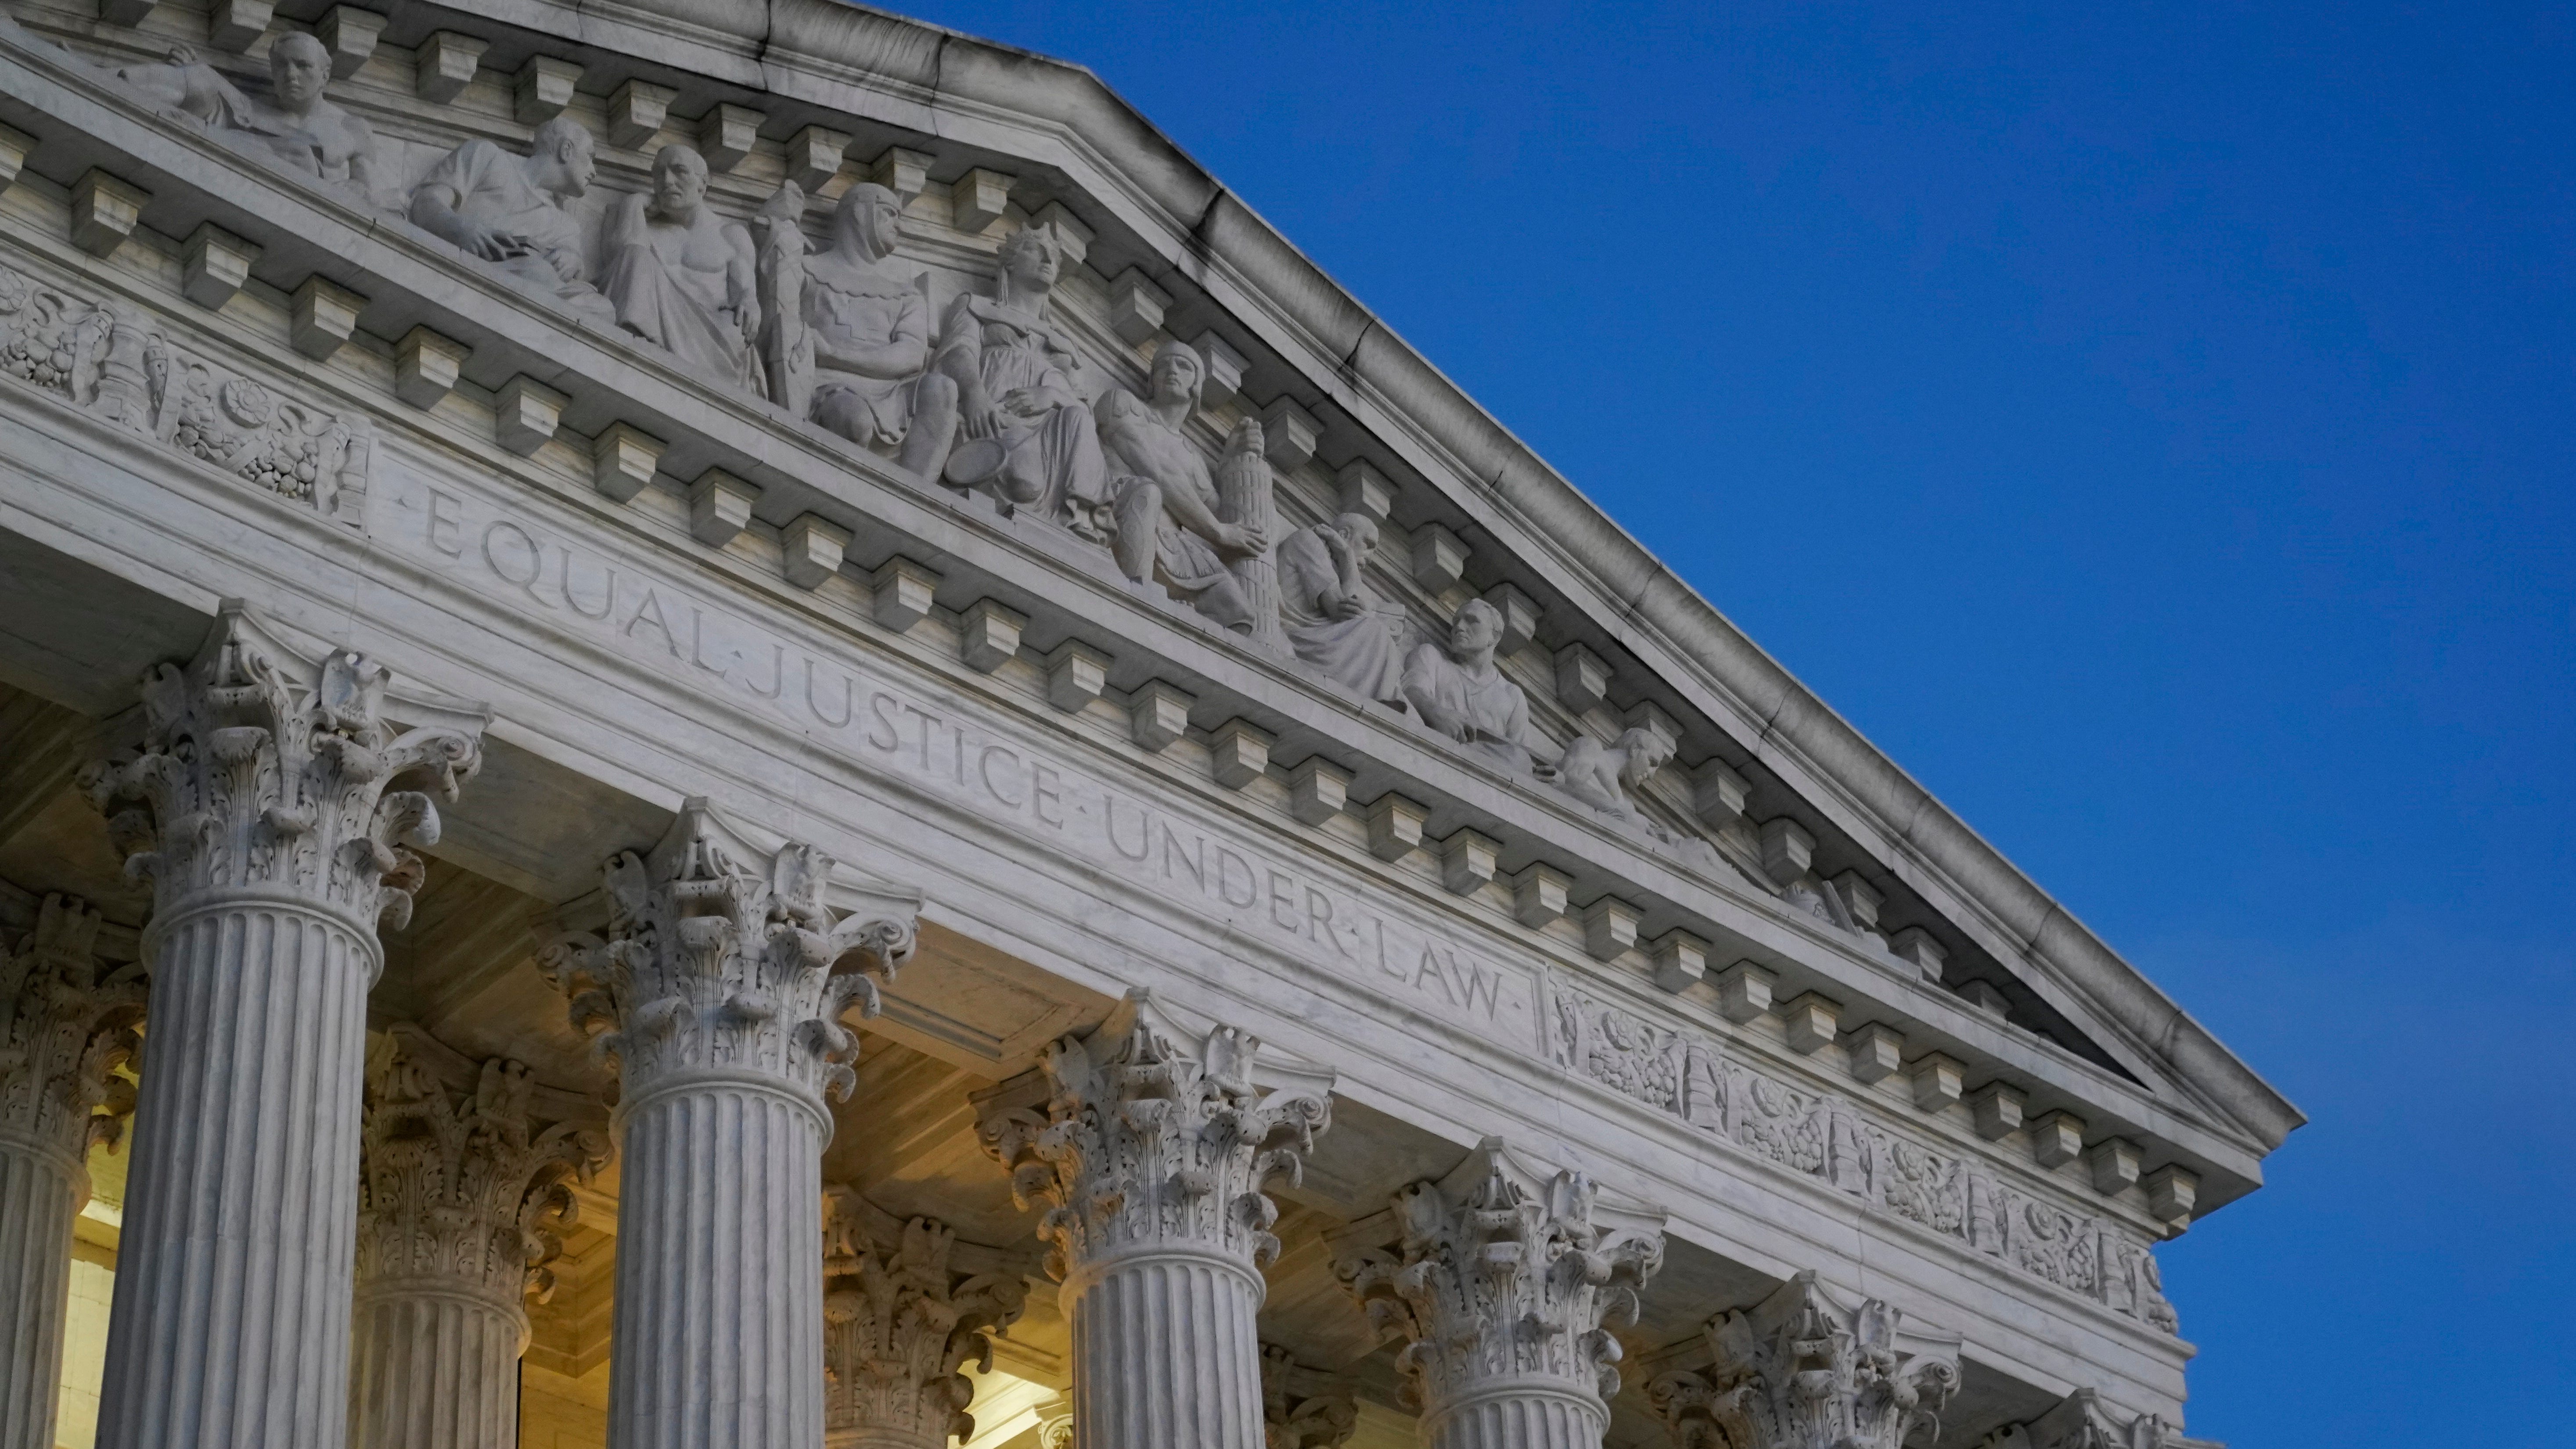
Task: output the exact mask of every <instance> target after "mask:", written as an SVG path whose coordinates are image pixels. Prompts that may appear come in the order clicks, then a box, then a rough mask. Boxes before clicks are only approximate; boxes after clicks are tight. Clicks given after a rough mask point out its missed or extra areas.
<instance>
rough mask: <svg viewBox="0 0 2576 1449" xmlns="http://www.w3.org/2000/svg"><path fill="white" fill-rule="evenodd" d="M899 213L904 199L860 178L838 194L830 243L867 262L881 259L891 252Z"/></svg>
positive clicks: (892, 251)
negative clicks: (838, 202) (838, 200)
mask: <svg viewBox="0 0 2576 1449" xmlns="http://www.w3.org/2000/svg"><path fill="white" fill-rule="evenodd" d="M902 213H903V202H902V201H901V200H899V199H898V198H897V197H896V196H895V194H894V193H893V192H891V191H888V190H887V189H885V188H884V187H882V186H879V185H877V184H876V183H875V182H873V181H862V182H860V183H859V184H858V185H856V186H853V187H851V188H850V189H849V190H847V191H844V192H842V193H841V201H840V205H839V206H838V207H836V208H835V209H834V210H833V212H832V240H833V243H834V244H835V245H836V246H837V247H838V248H839V249H841V250H843V251H854V252H857V253H858V254H859V255H860V256H863V257H865V258H867V259H868V260H869V261H872V262H874V261H882V260H884V259H885V258H887V257H889V256H892V255H894V243H895V218H896V217H898V216H900V215H902Z"/></svg>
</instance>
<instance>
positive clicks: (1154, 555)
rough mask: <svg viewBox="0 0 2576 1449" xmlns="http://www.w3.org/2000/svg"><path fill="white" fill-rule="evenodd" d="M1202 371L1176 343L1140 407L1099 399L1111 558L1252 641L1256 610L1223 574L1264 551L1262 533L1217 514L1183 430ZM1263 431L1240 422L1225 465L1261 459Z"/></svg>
mask: <svg viewBox="0 0 2576 1449" xmlns="http://www.w3.org/2000/svg"><path fill="white" fill-rule="evenodd" d="M1206 382H1207V364H1206V363H1205V362H1204V361H1202V360H1200V357H1199V355H1198V353H1197V352H1196V351H1195V350H1193V349H1192V348H1190V347H1189V346H1187V345H1186V344H1183V343H1179V342H1165V343H1164V344H1163V346H1162V348H1161V349H1160V350H1159V351H1157V352H1156V353H1155V354H1154V366H1153V371H1152V372H1151V373H1150V374H1149V375H1148V378H1147V382H1146V393H1147V396H1145V397H1141V398H1140V397H1138V396H1136V395H1135V394H1134V393H1131V392H1128V391H1127V390H1126V389H1124V388H1114V389H1112V390H1110V391H1109V392H1106V393H1103V394H1102V395H1101V398H1100V403H1099V406H1098V408H1097V409H1096V411H1097V412H1098V414H1099V418H1100V444H1101V448H1102V451H1103V452H1104V453H1105V454H1106V455H1107V457H1108V459H1109V461H1110V465H1111V470H1112V472H1113V473H1114V474H1115V477H1114V478H1113V479H1112V481H1111V483H1110V492H1111V494H1112V496H1113V497H1114V498H1115V500H1116V502H1115V505H1114V508H1115V516H1116V518H1117V538H1116V541H1115V542H1114V543H1113V544H1112V545H1111V553H1112V554H1113V555H1114V556H1115V557H1116V558H1117V560H1118V567H1119V569H1120V570H1121V571H1122V572H1124V573H1125V574H1126V575H1127V577H1128V578H1130V579H1133V580H1135V581H1137V582H1139V583H1142V582H1143V581H1145V580H1146V579H1148V578H1151V579H1154V580H1156V581H1158V582H1160V583H1161V584H1162V585H1163V587H1164V588H1166V589H1169V590H1170V591H1171V592H1173V593H1175V594H1178V595H1180V596H1181V597H1182V598H1185V599H1188V600H1189V601H1190V602H1191V603H1192V604H1194V605H1196V606H1197V608H1198V611H1199V612H1200V613H1202V614H1205V615H1207V616H1208V617H1209V618H1210V619H1213V620H1215V621H1216V622H1217V623H1219V624H1221V625H1223V626H1224V627H1226V628H1228V629H1233V630H1236V631H1238V632H1249V631H1250V630H1251V629H1252V626H1253V622H1254V620H1253V611H1252V601H1251V599H1250V598H1249V597H1248V596H1247V595H1246V594H1245V592H1244V589H1243V583H1242V581H1241V580H1240V579H1238V578H1236V577H1235V575H1234V571H1233V570H1232V569H1231V568H1230V567H1229V565H1230V564H1231V563H1232V562H1233V561H1234V560H1236V559H1239V558H1249V557H1251V556H1253V555H1255V554H1258V553H1260V552H1261V551H1262V550H1263V549H1266V548H1268V547H1269V546H1270V540H1269V539H1268V538H1267V537H1265V536H1264V535H1263V534H1262V531H1261V529H1260V528H1259V527H1257V526H1254V525H1251V524H1246V523H1238V522H1234V521H1230V520H1228V519H1225V518H1223V517H1220V516H1219V514H1218V507H1217V488H1216V480H1215V478H1214V476H1213V475H1211V474H1210V473H1209V471H1208V465H1207V459H1206V458H1204V457H1202V456H1201V455H1200V453H1199V449H1198V445H1197V444H1196V443H1193V442H1191V441H1190V439H1189V437H1188V436H1187V435H1186V434H1184V433H1183V432H1182V427H1183V425H1185V424H1186V423H1188V422H1189V420H1190V418H1191V416H1192V415H1193V414H1195V413H1196V412H1197V411H1198V407H1199V397H1200V391H1201V389H1202V388H1203V387H1205V386H1206ZM1260 453H1261V424H1260V423H1259V422H1258V421H1256V420H1253V419H1248V418H1247V419H1245V420H1244V422H1243V423H1242V424H1240V425H1238V426H1237V427H1236V428H1235V430H1234V432H1233V433H1232V434H1230V435H1229V436H1228V437H1227V439H1226V443H1225V453H1224V456H1225V457H1226V458H1228V459H1233V458H1241V457H1246V456H1249V457H1255V458H1257V457H1259V455H1260Z"/></svg>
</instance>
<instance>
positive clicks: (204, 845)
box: [82, 602, 489, 1449]
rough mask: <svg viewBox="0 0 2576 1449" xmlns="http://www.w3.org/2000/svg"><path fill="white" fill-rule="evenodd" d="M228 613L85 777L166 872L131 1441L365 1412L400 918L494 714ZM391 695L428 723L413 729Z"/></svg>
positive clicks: (104, 1418) (132, 1360)
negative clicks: (386, 970) (382, 926)
mask: <svg viewBox="0 0 2576 1449" xmlns="http://www.w3.org/2000/svg"><path fill="white" fill-rule="evenodd" d="M389 684H390V680H389V677H388V676H387V674H386V673H385V671H384V669H383V668H382V667H380V666H379V665H377V664H375V663H374V662H373V661H371V660H368V659H364V658H361V657H360V656H358V655H355V654H349V653H345V652H343V653H335V654H333V655H331V656H330V657H329V658H327V659H325V660H323V661H322V662H321V663H320V664H319V665H314V664H309V663H307V662H306V661H305V660H303V659H301V658H299V657H298V656H297V655H295V654H294V653H293V652H292V651H290V650H288V649H286V648H284V647H283V646H281V645H280V644H279V643H277V641H276V640H274V639H273V638H271V637H269V636H268V635H267V634H266V633H265V632H264V631H263V630H262V629H261V628H260V626H259V625H258V624H257V623H256V622H255V621H254V620H253V619H252V618H251V617H250V616H249V615H248V614H247V613H245V612H244V611H243V609H242V607H241V606H240V605H239V604H237V603H229V602H228V603H226V604H225V605H224V608H223V612H222V614H221V615H220V616H219V617H218V618H217V619H216V621H215V627H214V630H213V632H212V633H210V634H209V635H208V636H207V638H206V643H205V647H204V648H203V649H201V650H200V651H199V652H198V654H197V657H196V659H195V661H194V662H192V663H190V664H188V665H187V666H185V667H184V668H183V667H180V666H177V665H168V664H165V665H161V666H159V667H157V668H155V669H153V670H152V671H151V672H150V673H149V674H148V675H146V676H145V677H144V680H143V711H142V716H143V719H142V724H143V744H142V749H141V751H140V753H139V754H137V755H135V756H133V757H131V758H127V759H122V760H119V761H116V762H113V763H110V764H105V765H94V766H91V767H90V768H89V769H87V770H85V771H83V772H82V780H83V784H84V786H85V787H86V788H87V790H88V792H89V794H90V798H91V800H92V801H93V802H94V803H96V804H97V805H98V806H99V807H100V808H101V809H102V810H115V809H116V807H118V806H119V805H129V804H130V806H131V808H127V809H123V810H122V811H119V812H118V813H115V814H114V815H113V816H112V818H111V819H110V820H109V822H108V829H109V833H110V834H111V835H112V836H113V837H114V838H115V839H116V841H117V843H118V845H119V847H120V848H121V849H122V850H123V851H124V852H125V853H126V856H127V859H126V870H127V871H128V873H130V874H133V875H137V876H141V877H145V878H148V879H149V880H150V881H151V882H152V891H153V900H152V921H151V924H150V926H149V927H147V928H146V930H145V931H144V936H143V939H144V953H143V954H144V959H145V960H146V961H148V962H149V963H150V964H151V971H152V998H153V1007H154V1009H153V1019H152V1034H151V1037H150V1039H149V1041H147V1042H146V1044H145V1046H144V1061H143V1074H142V1075H143V1087H142V1100H141V1103H140V1105H139V1107H138V1108H137V1115H136V1121H135V1133H134V1159H133V1165H132V1167H131V1169H130V1170H129V1176H128V1178H127V1182H126V1198H125V1225H124V1233H123V1238H122V1241H121V1244H120V1247H119V1251H118V1261H117V1269H116V1300H115V1304H114V1307H113V1308H112V1309H111V1310H110V1313H109V1317H108V1331H107V1372H106V1378H105V1382H104V1386H103V1388H102V1390H101V1394H100V1414H99V1439H98V1442H99V1443H100V1444H101V1445H102V1446H104V1449H334V1446H337V1445H339V1444H340V1443H341V1442H342V1441H343V1439H344V1438H345V1436H346V1434H347V1429H348V1421H349V1289H350V1264H351V1262H352V1260H353V1257H354V1255H355V1248H356V1242H355V1239H356V1235H357V1227H358V1102H359V1096H360V1093H361V1091H362V1089H363V1085H364V1078H365V1058H366V1037H367V1032H366V1005H367V990H368V988H369V987H370V986H372V985H374V984H375V980H376V975H377V973H378V972H379V971H380V970H382V969H383V965H384V951H383V947H382V946H381V944H380V943H379V942H378V941H377V939H376V929H377V924H378V922H379V921H382V922H384V923H386V924H387V925H389V926H392V927H394V928H397V929H398V928H400V927H401V926H402V925H403V924H404V923H405V922H407V921H408V920H410V918H411V892H412V891H413V889H414V888H416V887H417V886H418V885H419V883H420V879H421V864H420V860H419V858H418V857H417V856H414V855H413V854H412V853H411V852H410V851H409V850H408V849H406V848H405V847H406V846H407V845H430V844H434V843H436V841H437V839H438V810H437V807H436V806H435V805H434V804H433V803H432V802H431V800H430V797H429V795H428V794H426V793H423V791H422V790H421V789H409V788H397V787H398V786H403V785H407V784H417V785H420V786H425V787H428V788H429V789H431V790H435V791H436V792H438V793H440V794H441V795H444V796H445V797H447V798H450V799H453V798H454V796H455V794H456V788H457V782H458V781H459V780H460V779H462V778H464V777H466V776H470V775H471V774H472V773H473V771H474V769H475V767H476V765H477V764H478V763H479V761H480V746H479V739H480V734H481V730H482V727H483V724H484V722H485V720H486V719H487V718H488V717H489V716H488V713H487V712H486V711H483V710H482V709H480V708H479V707H468V706H459V705H455V704H451V703H441V702H437V701H433V700H429V699H424V698H393V699H389V697H388V689H389ZM388 711H391V712H393V713H395V714H396V715H397V716H398V717H400V718H403V719H405V720H408V721H410V722H411V723H412V726H413V727H411V728H401V727H397V726H396V725H394V724H392V723H389V722H388V721H387V719H386V717H385V716H386V714H387V712H388Z"/></svg>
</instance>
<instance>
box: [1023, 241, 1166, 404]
mask: <svg viewBox="0 0 2576 1449" xmlns="http://www.w3.org/2000/svg"><path fill="white" fill-rule="evenodd" d="M1024 235H1025V233H1024ZM1151 385H1152V389H1153V393H1154V400H1155V401H1156V402H1171V403H1187V404H1188V405H1189V408H1190V411H1192V412H1196V411H1198V406H1199V394H1200V392H1201V390H1202V389H1204V388H1205V387H1206V386H1207V364H1206V363H1204V362H1202V361H1200V360H1199V354H1198V350H1197V349H1196V348H1193V347H1191V346H1189V345H1188V344H1186V343H1181V342H1169V341H1167V342H1165V343H1164V344H1163V345H1162V346H1161V347H1160V348H1159V349H1157V350H1156V351H1155V353H1154V372H1153V380H1152V384H1151Z"/></svg>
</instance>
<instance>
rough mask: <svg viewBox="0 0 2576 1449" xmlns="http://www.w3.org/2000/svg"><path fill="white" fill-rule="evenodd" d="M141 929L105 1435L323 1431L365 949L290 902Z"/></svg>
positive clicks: (349, 1164) (341, 1350) (351, 1235)
mask: <svg viewBox="0 0 2576 1449" xmlns="http://www.w3.org/2000/svg"><path fill="white" fill-rule="evenodd" d="M153 937H154V947H153V950H152V953H151V957H152V962H153V969H152V978H153V997H154V1005H155V1009H154V1013H153V1023H152V1033H151V1037H150V1039H149V1040H148V1041H147V1042H146V1043H145V1044H144V1048H143V1052H144V1057H143V1072H142V1079H143V1080H142V1091H141V1096H140V1101H139V1104H138V1106H137V1107H136V1110H135V1117H136V1121H135V1132H134V1147H133V1153H134V1157H133V1165H132V1166H131V1167H130V1168H129V1169H128V1170H127V1177H126V1183H127V1188H126V1194H127V1195H126V1200H125V1223H124V1228H123V1232H122V1236H121V1238H120V1240H119V1243H118V1250H117V1267H116V1298H115V1302H114V1305H113V1306H112V1308H111V1309H110V1312H109V1316H108V1334H107V1371H106V1377H105V1381H104V1384H103V1386H102V1388H101V1390H100V1399H99V1442H100V1443H101V1444H102V1445H103V1446H106V1449H218V1446H221V1449H307V1446H311V1449H327V1446H336V1445H338V1444H339V1443H340V1442H341V1435H342V1429H343V1426H344V1425H345V1424H346V1422H347V1415H348V1372H349V1354H348V1343H349V1312H350V1283H351V1273H350V1264H351V1255H352V1253H353V1252H354V1250H355V1243H356V1233H357V1211H358V1207H357V1204H358V1106H359V1083H360V1081H361V1079H362V1075H363V1071H364V1067H365V1061H366V1036H367V1018H366V1009H367V988H368V986H369V984H370V983H372V982H373V981H374V980H375V976H376V972H377V970H378V969H379V967H380V965H381V957H380V955H379V953H378V947H377V945H376V942H375V941H374V939H373V938H371V937H362V936H360V935H358V934H357V933H356V932H354V931H352V930H351V929H350V928H349V927H348V925H347V923H346V922H344V921H342V920H339V919H336V918H335V917H333V916H331V915H329V914H326V913H323V912H317V911H313V910H310V909H307V908H305V907H303V906H300V905H298V904H297V903H295V902H293V901H291V900H283V899H278V900H266V901H259V900H252V901H244V902H240V903H238V904H225V903H213V904H208V905H206V906H204V907H202V908H200V909H198V910H197V911H195V912H193V913H191V914H189V915H187V916H185V917H183V918H181V919H178V920H175V921H169V922H160V921H156V922H155V923H154V929H153Z"/></svg>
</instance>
